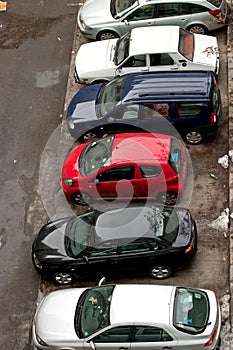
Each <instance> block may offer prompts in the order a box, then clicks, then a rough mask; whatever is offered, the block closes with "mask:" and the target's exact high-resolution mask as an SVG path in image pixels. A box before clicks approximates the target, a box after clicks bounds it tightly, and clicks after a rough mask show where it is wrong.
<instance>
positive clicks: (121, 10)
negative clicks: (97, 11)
mask: <svg viewBox="0 0 233 350" xmlns="http://www.w3.org/2000/svg"><path fill="white" fill-rule="evenodd" d="M136 6H138V0H111V4H110V11H111V15H112V17H114V18H120V17H122V16H123V15H124V14H125V13H127V12H128V11H130V10H131V9H133V8H134V7H136Z"/></svg>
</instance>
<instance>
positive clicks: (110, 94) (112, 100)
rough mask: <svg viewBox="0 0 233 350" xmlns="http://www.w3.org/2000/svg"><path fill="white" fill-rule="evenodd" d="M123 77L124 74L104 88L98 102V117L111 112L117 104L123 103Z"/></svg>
mask: <svg viewBox="0 0 233 350" xmlns="http://www.w3.org/2000/svg"><path fill="white" fill-rule="evenodd" d="M123 79H124V77H123V76H122V77H120V78H118V79H114V80H112V81H110V82H109V83H108V84H106V85H105V86H104V87H103V88H102V90H101V94H100V96H99V99H98V102H97V115H98V118H103V117H104V116H105V115H106V114H108V113H111V112H112V111H113V110H114V109H115V108H116V106H119V105H120V104H121V87H122V81H123Z"/></svg>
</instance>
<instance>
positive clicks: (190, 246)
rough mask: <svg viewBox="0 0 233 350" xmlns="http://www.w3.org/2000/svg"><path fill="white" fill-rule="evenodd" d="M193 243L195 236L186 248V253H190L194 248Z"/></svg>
mask: <svg viewBox="0 0 233 350" xmlns="http://www.w3.org/2000/svg"><path fill="white" fill-rule="evenodd" d="M193 243H194V237H193V239H192V240H191V242H190V244H189V246H188V248H186V249H185V253H186V254H187V253H190V252H191V251H192V250H193Z"/></svg>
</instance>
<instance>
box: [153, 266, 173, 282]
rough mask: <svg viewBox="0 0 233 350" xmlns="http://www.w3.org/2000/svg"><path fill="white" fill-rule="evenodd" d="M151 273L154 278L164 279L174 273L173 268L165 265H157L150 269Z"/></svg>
mask: <svg viewBox="0 0 233 350" xmlns="http://www.w3.org/2000/svg"><path fill="white" fill-rule="evenodd" d="M149 274H150V276H151V277H152V278H156V279H158V280H163V279H165V278H168V277H170V276H171V275H172V270H171V268H170V267H168V266H165V265H156V266H153V267H152V268H151V269H150V271H149Z"/></svg>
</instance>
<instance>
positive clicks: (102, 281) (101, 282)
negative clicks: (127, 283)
mask: <svg viewBox="0 0 233 350" xmlns="http://www.w3.org/2000/svg"><path fill="white" fill-rule="evenodd" d="M105 282H106V277H102V278H101V279H100V280H99V282H98V286H102V284H104V283H105Z"/></svg>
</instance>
